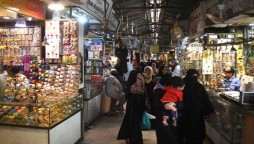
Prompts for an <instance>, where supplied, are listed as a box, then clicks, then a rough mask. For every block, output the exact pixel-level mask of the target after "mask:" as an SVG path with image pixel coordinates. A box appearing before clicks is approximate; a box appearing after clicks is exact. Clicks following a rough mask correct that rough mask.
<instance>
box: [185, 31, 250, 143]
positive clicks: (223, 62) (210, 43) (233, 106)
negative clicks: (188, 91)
mask: <svg viewBox="0 0 254 144" xmlns="http://www.w3.org/2000/svg"><path fill="white" fill-rule="evenodd" d="M236 29H238V28H236ZM243 37H244V31H243V30H242V29H241V30H238V31H237V32H229V31H228V32H227V33H212V32H209V33H207V34H204V35H202V36H200V37H199V38H197V41H196V42H192V43H189V44H188V46H187V47H186V49H184V50H183V51H184V69H185V71H186V70H188V69H190V68H195V69H198V70H199V72H200V74H201V75H200V82H201V83H202V84H203V85H204V86H206V88H207V90H208V92H209V95H210V99H211V101H212V103H213V106H214V108H215V112H216V118H215V119H210V120H207V121H206V129H207V135H208V137H209V138H210V139H211V140H212V141H213V142H214V143H216V144H238V143H241V142H242V136H243V133H244V130H245V129H246V127H248V125H246V124H245V123H244V121H245V119H249V118H250V117H248V116H247V115H246V113H249V111H251V110H253V109H254V101H253V99H254V97H253V96H254V92H253V88H252V83H253V75H252V73H251V70H252V57H253V56H252V54H251V52H252V50H251V47H252V46H251V45H250V42H248V41H246V39H248V38H246V37H245V38H243ZM244 39H245V40H244ZM248 43H249V44H248ZM227 67H234V68H235V69H236V73H235V76H236V77H237V78H238V79H239V80H240V81H241V87H240V91H225V90H226V89H224V88H222V87H221V86H220V85H219V84H220V83H221V82H222V81H223V79H224V70H225V68H227Z"/></svg>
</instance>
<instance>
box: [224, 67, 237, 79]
mask: <svg viewBox="0 0 254 144" xmlns="http://www.w3.org/2000/svg"><path fill="white" fill-rule="evenodd" d="M224 72H225V77H226V78H231V77H232V76H233V75H234V74H235V69H234V68H233V67H226V68H225V69H224Z"/></svg>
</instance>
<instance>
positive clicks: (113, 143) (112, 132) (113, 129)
mask: <svg viewBox="0 0 254 144" xmlns="http://www.w3.org/2000/svg"><path fill="white" fill-rule="evenodd" d="M121 122H122V118H121V117H120V116H102V117H100V118H98V119H97V120H96V121H95V122H94V123H92V124H91V125H90V126H89V128H90V129H89V130H87V131H86V132H85V134H84V137H85V140H84V142H83V144H125V141H118V140H116V137H117V133H118V130H119V128H120V125H121ZM143 139H144V144H156V136H155V131H154V130H149V131H143ZM204 144H212V143H210V142H209V141H208V140H207V141H206V142H204Z"/></svg>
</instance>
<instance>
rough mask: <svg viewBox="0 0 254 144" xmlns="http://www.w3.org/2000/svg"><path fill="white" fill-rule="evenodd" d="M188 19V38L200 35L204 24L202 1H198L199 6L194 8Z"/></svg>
mask: <svg viewBox="0 0 254 144" xmlns="http://www.w3.org/2000/svg"><path fill="white" fill-rule="evenodd" d="M189 21H190V29H189V35H190V39H191V40H192V39H195V38H196V37H198V36H200V35H202V34H203V33H204V28H205V26H206V23H205V16H204V13H203V8H202V3H200V5H199V7H198V8H196V9H195V10H194V11H193V12H192V13H191V15H190V18H189Z"/></svg>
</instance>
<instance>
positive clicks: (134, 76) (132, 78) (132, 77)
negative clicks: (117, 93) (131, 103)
mask: <svg viewBox="0 0 254 144" xmlns="http://www.w3.org/2000/svg"><path fill="white" fill-rule="evenodd" d="M137 75H138V71H137V70H133V71H131V72H130V75H129V78H128V81H127V84H126V87H127V95H129V92H130V89H131V86H132V85H133V84H134V83H135V82H136V79H137Z"/></svg>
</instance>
